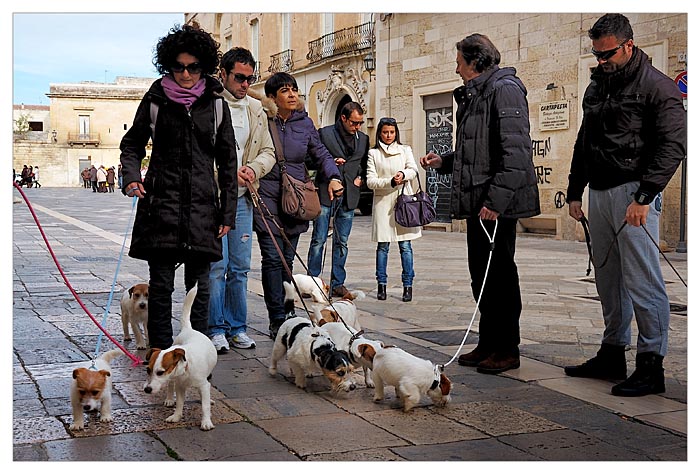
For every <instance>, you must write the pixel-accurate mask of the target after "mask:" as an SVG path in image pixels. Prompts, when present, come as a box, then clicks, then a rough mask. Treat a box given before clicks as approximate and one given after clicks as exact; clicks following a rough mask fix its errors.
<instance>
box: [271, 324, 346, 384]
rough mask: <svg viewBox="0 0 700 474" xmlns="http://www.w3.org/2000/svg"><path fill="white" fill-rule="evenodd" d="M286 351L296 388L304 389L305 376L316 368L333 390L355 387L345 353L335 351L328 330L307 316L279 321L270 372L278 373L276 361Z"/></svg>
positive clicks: (272, 373)
mask: <svg viewBox="0 0 700 474" xmlns="http://www.w3.org/2000/svg"><path fill="white" fill-rule="evenodd" d="M285 354H286V355H287V362H288V363H289V367H290V369H291V370H292V374H293V375H294V384H295V385H296V386H297V387H299V388H306V376H307V375H310V374H311V373H312V372H313V370H314V369H316V368H318V369H321V371H322V372H323V375H324V376H325V377H326V378H327V379H328V380H329V381H330V382H331V391H332V392H333V393H339V392H341V391H342V392H349V391H351V390H355V383H354V382H353V381H352V371H353V369H354V368H353V366H352V364H351V363H350V358H349V356H348V353H347V352H345V351H341V350H338V349H337V348H336V346H335V344H334V343H333V340H332V339H331V337H330V336H329V335H328V332H327V331H326V330H324V329H323V328H321V327H318V326H316V327H314V326H313V325H312V324H311V321H309V320H308V319H306V318H302V317H295V318H290V319H288V320H286V321H285V322H284V323H282V326H280V329H279V331H278V333H277V337H276V338H275V344H274V346H273V347H272V355H271V356H270V369H269V372H270V375H276V374H277V364H278V362H279V361H280V360H281V359H282V357H284V355H285Z"/></svg>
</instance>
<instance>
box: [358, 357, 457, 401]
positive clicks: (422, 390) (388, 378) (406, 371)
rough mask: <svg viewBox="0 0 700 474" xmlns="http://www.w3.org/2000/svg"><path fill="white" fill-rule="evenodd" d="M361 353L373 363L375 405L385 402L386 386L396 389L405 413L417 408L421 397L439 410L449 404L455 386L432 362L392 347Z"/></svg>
mask: <svg viewBox="0 0 700 474" xmlns="http://www.w3.org/2000/svg"><path fill="white" fill-rule="evenodd" d="M361 351H362V352H363V354H364V355H363V356H364V357H367V358H368V359H371V360H372V380H373V381H374V401H375V402H380V401H382V400H383V399H384V386H385V385H392V386H393V387H394V389H395V390H396V396H397V397H398V398H400V399H401V401H402V402H403V411H405V412H407V411H410V410H411V408H413V407H414V406H416V405H417V404H418V403H419V402H420V400H421V396H422V395H428V396H429V397H430V399H431V400H432V401H433V403H434V404H435V405H436V406H439V407H442V406H445V405H446V404H447V403H448V402H449V401H450V390H451V389H452V382H451V381H450V379H449V378H447V375H445V374H444V373H443V372H441V370H440V368H439V367H438V366H436V365H434V364H433V363H432V362H430V361H429V360H426V359H421V358H419V357H416V356H414V355H412V354H409V353H408V352H406V351H404V350H403V349H400V348H398V347H393V346H392V347H384V348H382V349H380V350H378V351H377V350H376V348H374V347H369V346H367V347H365V348H364V349H363V350H361Z"/></svg>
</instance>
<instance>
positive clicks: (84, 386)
mask: <svg viewBox="0 0 700 474" xmlns="http://www.w3.org/2000/svg"><path fill="white" fill-rule="evenodd" d="M120 355H124V353H123V352H122V351H121V350H119V349H113V350H111V351H107V352H105V353H104V354H102V355H101V356H100V357H99V358H98V359H97V360H95V364H94V369H93V367H92V366H90V368H85V367H81V368H79V369H75V370H74V371H73V381H72V382H71V385H70V403H71V406H72V407H73V423H72V424H71V425H70V429H71V430H82V429H83V428H84V427H85V422H84V420H83V412H85V411H87V412H90V411H95V410H97V408H98V407H99V408H100V421H101V422H109V421H112V373H111V372H110V370H111V368H110V366H109V364H110V362H112V360H114V359H115V358H116V357H118V356H120Z"/></svg>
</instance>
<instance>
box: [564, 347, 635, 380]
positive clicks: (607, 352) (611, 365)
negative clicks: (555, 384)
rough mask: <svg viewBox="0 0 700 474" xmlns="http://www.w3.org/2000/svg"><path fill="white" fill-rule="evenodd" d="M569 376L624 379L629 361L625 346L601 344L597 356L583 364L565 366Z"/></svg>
mask: <svg viewBox="0 0 700 474" xmlns="http://www.w3.org/2000/svg"><path fill="white" fill-rule="evenodd" d="M564 372H565V373H566V375H568V376H569V377H586V378H591V379H606V380H608V379H612V380H622V379H625V378H627V361H626V360H625V346H614V345H612V344H605V343H603V344H601V346H600V349H599V350H598V353H597V354H596V356H595V357H593V358H592V359H589V360H587V361H586V362H584V363H583V364H581V365H570V366H568V367H564Z"/></svg>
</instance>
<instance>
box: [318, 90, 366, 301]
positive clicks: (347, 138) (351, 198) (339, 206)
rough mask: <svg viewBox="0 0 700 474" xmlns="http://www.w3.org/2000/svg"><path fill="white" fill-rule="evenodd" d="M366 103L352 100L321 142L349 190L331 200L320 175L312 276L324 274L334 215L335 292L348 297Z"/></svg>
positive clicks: (362, 170) (323, 133) (362, 172)
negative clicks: (347, 274)
mask: <svg viewBox="0 0 700 474" xmlns="http://www.w3.org/2000/svg"><path fill="white" fill-rule="evenodd" d="M362 117H363V111H362V106H361V105H360V104H358V103H357V102H348V103H347V104H345V106H343V108H342V110H341V111H340V118H338V121H337V122H336V123H335V124H334V125H328V126H327V127H323V128H321V129H320V130H319V131H318V133H319V135H320V137H321V142H322V143H323V144H324V145H325V146H326V148H328V151H330V153H331V155H333V157H334V158H335V164H336V165H337V166H338V169H339V170H340V173H341V175H342V176H341V182H342V185H343V188H345V193H344V194H343V198H342V199H336V200H334V201H332V202H331V200H330V198H329V197H328V181H322V180H321V178H322V176H321V175H320V174H317V175H316V186H318V193H319V197H320V200H321V215H319V216H318V217H317V218H316V220H314V230H313V234H312V235H311V243H310V245H309V256H308V263H307V264H308V267H309V273H311V275H312V276H319V275H320V274H321V270H322V268H321V266H322V262H323V248H324V246H325V244H326V239H327V238H328V227H329V224H330V220H331V218H333V251H332V265H331V283H330V286H331V295H332V296H339V297H342V296H345V295H346V294H347V293H348V290H347V289H346V288H345V262H346V261H347V258H348V238H349V237H350V231H351V230H352V219H353V216H354V215H355V209H356V208H357V205H358V204H359V202H360V186H361V185H362V180H363V179H364V176H365V173H366V171H365V170H366V167H367V152H368V151H369V137H368V136H367V135H366V134H365V133H362V132H361V131H360V128H362V124H363V123H365V122H364V120H363V118H362Z"/></svg>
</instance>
